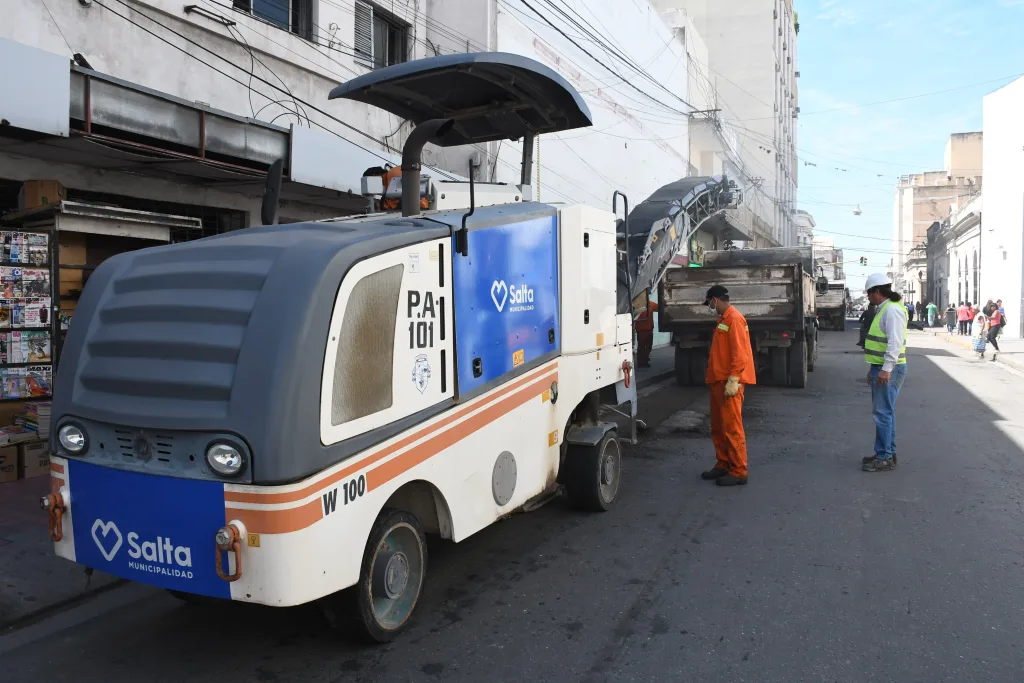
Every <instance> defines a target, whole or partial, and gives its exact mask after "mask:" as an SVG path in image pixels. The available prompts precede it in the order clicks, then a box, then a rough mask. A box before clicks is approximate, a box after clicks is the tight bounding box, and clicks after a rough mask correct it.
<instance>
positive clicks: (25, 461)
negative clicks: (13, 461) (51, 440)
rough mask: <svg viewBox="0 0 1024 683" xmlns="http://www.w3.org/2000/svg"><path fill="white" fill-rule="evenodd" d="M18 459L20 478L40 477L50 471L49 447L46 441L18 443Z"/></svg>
mask: <svg viewBox="0 0 1024 683" xmlns="http://www.w3.org/2000/svg"><path fill="white" fill-rule="evenodd" d="M18 460H19V465H18V471H19V474H20V475H21V478H22V479H30V478H32V477H42V476H44V475H48V474H49V473H50V449H49V448H48V447H47V444H46V442H42V443H23V444H21V445H19V446H18Z"/></svg>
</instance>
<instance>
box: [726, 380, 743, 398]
mask: <svg viewBox="0 0 1024 683" xmlns="http://www.w3.org/2000/svg"><path fill="white" fill-rule="evenodd" d="M738 393H740V378H739V377H736V376H735V375H733V376H731V377H729V379H727V380H726V381H725V397H726V398H732V397H733V396H735V395H736V394H738Z"/></svg>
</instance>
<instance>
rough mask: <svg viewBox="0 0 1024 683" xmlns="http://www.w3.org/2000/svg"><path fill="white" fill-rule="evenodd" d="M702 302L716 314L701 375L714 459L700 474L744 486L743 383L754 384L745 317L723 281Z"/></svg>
mask: <svg viewBox="0 0 1024 683" xmlns="http://www.w3.org/2000/svg"><path fill="white" fill-rule="evenodd" d="M704 305H705V306H707V307H708V308H710V309H711V311H712V312H713V313H716V314H717V315H718V316H719V317H718V326H717V327H716V328H715V332H714V336H713V338H712V340H711V355H710V356H709V357H708V372H707V375H706V376H705V377H704V381H705V382H706V383H707V384H708V385H709V387H710V388H711V441H712V442H714V444H715V458H716V460H717V461H716V462H715V466H714V467H713V468H712V469H710V470H708V471H707V472H704V473H702V474H701V475H700V477H701V479H706V480H709V481H714V482H715V483H717V484H718V485H719V486H745V485H746V483H747V437H746V435H745V434H744V433H743V387H744V386H745V385H747V384H757V378H756V376H755V373H754V371H755V367H754V354H753V353H751V351H750V331H749V329H748V328H747V319H746V318H744V317H743V315H742V314H741V313H740V312H739V311H737V310H736V309H735V308H733V307H732V305H730V304H729V290H728V289H726V288H725V287H723V286H722V285H714V286H713V287H711V288H710V289H709V290H708V292H707V298H706V299H705V300H704Z"/></svg>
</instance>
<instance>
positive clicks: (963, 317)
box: [956, 301, 971, 334]
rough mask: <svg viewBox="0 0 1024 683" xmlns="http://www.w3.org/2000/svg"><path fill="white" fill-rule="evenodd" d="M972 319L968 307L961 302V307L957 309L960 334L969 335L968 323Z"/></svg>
mask: <svg viewBox="0 0 1024 683" xmlns="http://www.w3.org/2000/svg"><path fill="white" fill-rule="evenodd" d="M970 319H971V313H970V311H968V310H967V306H966V305H964V302H963V301H961V302H960V305H959V306H957V309H956V321H957V323H958V324H959V330H960V334H967V321H968V320H970Z"/></svg>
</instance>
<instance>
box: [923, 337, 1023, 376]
mask: <svg viewBox="0 0 1024 683" xmlns="http://www.w3.org/2000/svg"><path fill="white" fill-rule="evenodd" d="M924 331H925V332H927V333H929V334H932V335H934V336H936V337H939V338H940V339H945V340H946V341H948V342H950V343H951V344H956V345H957V346H960V347H962V348H965V349H967V350H968V351H973V350H974V347H973V346H972V342H973V340H974V338H973V337H969V336H966V335H960V334H956V333H955V332H954V333H953V334H949V333H948V332H946V328H945V327H926V328H925V329H924ZM999 348H1000V349H1001V351H999V353H998V355H997V356H996V362H997V363H1005V364H1006V365H1009V366H1010V367H1013V368H1016V369H1017V370H1020V371H1021V372H1024V339H1007V338H1006V337H1000V338H999ZM993 351H995V349H994V348H993V347H992V345H991V344H989V345H988V348H986V349H985V357H986V358H991V357H992V352H993Z"/></svg>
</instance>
